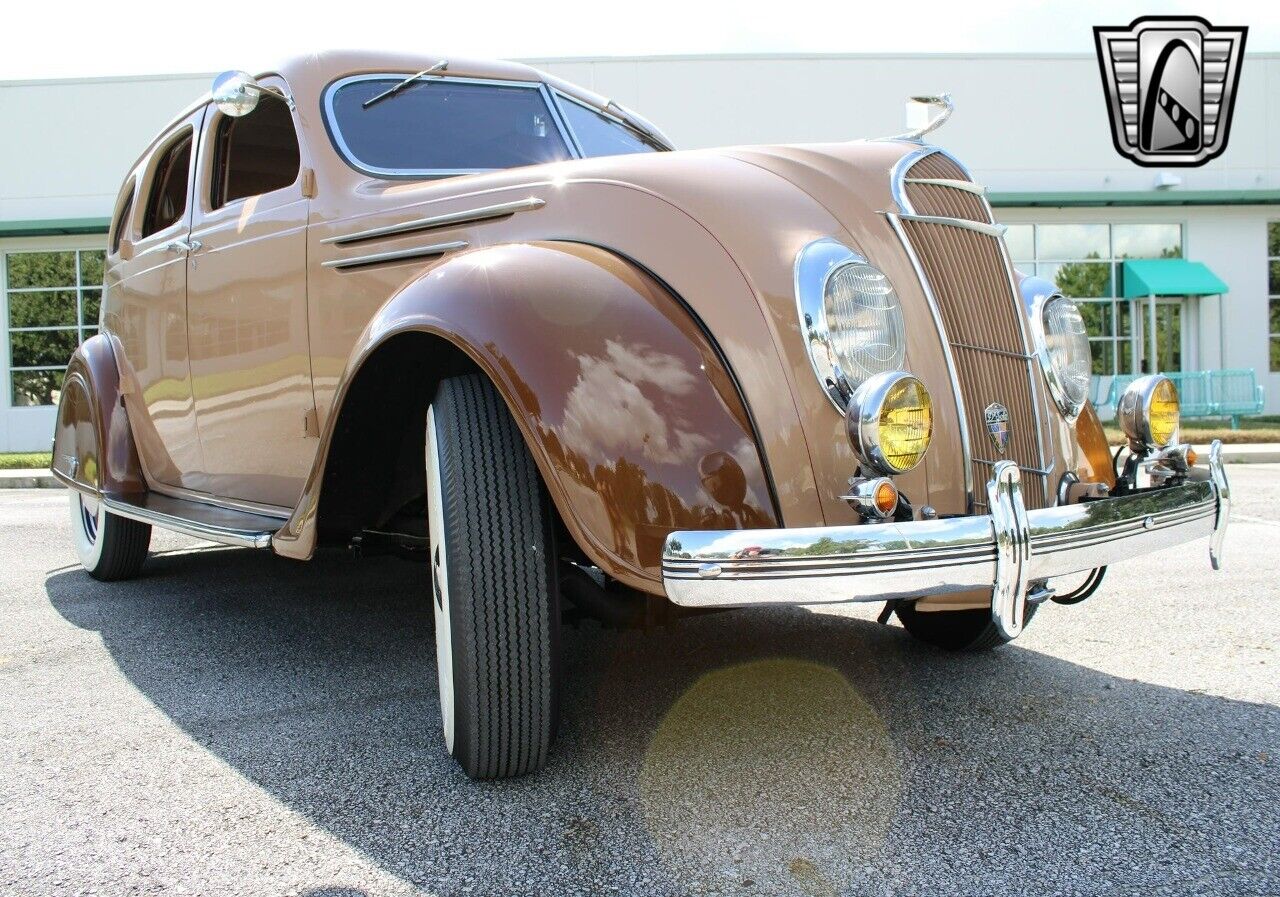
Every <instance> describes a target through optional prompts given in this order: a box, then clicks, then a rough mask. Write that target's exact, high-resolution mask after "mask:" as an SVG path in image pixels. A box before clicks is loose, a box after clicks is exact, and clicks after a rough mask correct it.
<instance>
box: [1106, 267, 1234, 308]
mask: <svg viewBox="0 0 1280 897" xmlns="http://www.w3.org/2000/svg"><path fill="white" fill-rule="evenodd" d="M1227 289H1228V287H1227V285H1226V284H1225V283H1223V282H1222V281H1221V280H1220V279H1219V277H1218V275H1216V274H1214V273H1213V272H1212V271H1210V270H1209V268H1208V266H1207V265H1205V264H1204V263H1203V262H1189V261H1187V260H1186V259H1129V260H1128V261H1126V262H1125V263H1124V297H1125V298H1126V299H1134V298H1136V297H1138V296H1219V295H1221V294H1223V293H1225V292H1227Z"/></svg>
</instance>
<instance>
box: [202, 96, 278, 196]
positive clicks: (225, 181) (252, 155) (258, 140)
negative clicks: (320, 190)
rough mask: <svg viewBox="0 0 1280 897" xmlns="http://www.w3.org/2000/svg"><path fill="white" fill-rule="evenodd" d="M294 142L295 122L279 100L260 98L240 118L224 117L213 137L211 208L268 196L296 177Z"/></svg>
mask: <svg viewBox="0 0 1280 897" xmlns="http://www.w3.org/2000/svg"><path fill="white" fill-rule="evenodd" d="M299 165H300V160H299V156H298V137H297V134H295V133H294V130H293V117H292V116H291V115H290V114H289V108H288V107H287V106H286V105H285V104H284V103H283V102H281V101H280V100H276V99H273V98H271V97H270V96H263V98H262V102H260V103H258V106H257V108H256V109H254V110H253V111H252V112H250V113H249V114H248V115H246V116H244V117H243V118H231V117H230V116H225V115H224V116H222V118H221V119H220V120H219V121H218V130H217V134H216V135H215V137H214V156H213V178H212V181H213V195H212V196H211V197H210V198H209V200H210V205H211V206H212V207H213V208H215V209H220V208H222V207H223V206H225V205H226V204H227V203H229V202H235V201H236V200H237V199H244V198H245V197H246V196H257V195H258V194H259V193H270V192H271V191H272V190H279V189H280V188H281V187H287V186H289V185H290V184H292V183H293V182H294V181H295V180H297V178H298V167H299Z"/></svg>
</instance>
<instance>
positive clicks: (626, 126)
mask: <svg viewBox="0 0 1280 897" xmlns="http://www.w3.org/2000/svg"><path fill="white" fill-rule="evenodd" d="M551 92H552V93H553V94H554V95H555V98H556V103H561V102H564V103H573V104H574V105H575V106H581V107H582V108H583V109H586V110H587V111H588V112H594V113H595V114H596V115H598V116H600V117H601V118H604V119H608V120H609V121H611V122H613V123H614V124H616V125H617V126H618V127H620V128H622V130H624V131H626V132H627V133H628V134H634V135H635V136H636V137H637V138H639V140H640V141H641V142H642V143H646V144H649V145H650V146H652V147H653V152H655V153H665V152H670V150H669V149H667V147H665V146H662V145H661V144H660V143H659V142H658V141H657V140H656V139H654V138H653V137H652V136H651V135H649V134H646V133H645V132H644V131H641V130H640V129H639V128H637V127H635V126H634V125H633V124H631V123H630V122H628V121H624V120H623V119H621V118H619V117H618V116H616V115H614V114H613V113H611V112H609V111H608V110H606V109H600V108H597V107H596V106H592V105H591V104H590V103H588V102H586V101H584V100H579V99H577V98H576V97H571V96H569V94H567V93H564V92H563V91H561V90H558V89H556V88H552V91H551ZM561 115H562V116H563V117H564V125H565V128H566V129H568V131H569V133H570V134H571V135H572V136H573V149H574V150H575V151H576V152H577V154H578V158H579V159H587V158H600V157H595V156H588V155H587V153H586V151H585V150H583V148H582V142H581V141H580V140H579V139H578V133H577V132H576V131H575V130H574V129H573V125H572V124H571V123H570V122H569V117H568V116H567V115H564V113H563V111H561ZM631 155H640V154H639V153H632V154H631Z"/></svg>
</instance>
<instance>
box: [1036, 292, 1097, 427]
mask: <svg viewBox="0 0 1280 897" xmlns="http://www.w3.org/2000/svg"><path fill="white" fill-rule="evenodd" d="M1040 335H1041V338H1042V341H1041V352H1042V353H1043V354H1042V359H1041V360H1042V361H1043V362H1044V369H1045V376H1046V378H1047V379H1048V381H1049V389H1050V391H1051V392H1052V393H1053V397H1054V400H1055V401H1056V402H1057V403H1058V407H1059V408H1060V409H1062V413H1063V414H1065V415H1066V416H1067V417H1068V418H1071V419H1073V420H1074V419H1075V418H1076V416H1077V415H1079V414H1080V410H1081V409H1082V408H1084V403H1085V402H1087V401H1088V400H1089V381H1090V379H1091V378H1092V376H1093V357H1092V355H1091V353H1090V352H1089V333H1088V331H1087V330H1086V329H1085V326H1084V318H1083V317H1082V316H1081V314H1080V309H1079V307H1078V306H1077V305H1076V304H1075V303H1074V302H1072V301H1071V300H1070V299H1068V298H1066V297H1065V296H1060V295H1059V296H1050V297H1049V298H1048V299H1046V300H1045V302H1044V304H1043V305H1042V306H1041V308H1040Z"/></svg>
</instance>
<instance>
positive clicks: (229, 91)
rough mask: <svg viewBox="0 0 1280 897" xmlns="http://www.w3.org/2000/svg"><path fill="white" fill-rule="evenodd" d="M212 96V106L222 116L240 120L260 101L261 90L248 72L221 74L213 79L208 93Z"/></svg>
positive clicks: (233, 71)
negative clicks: (216, 108) (215, 107)
mask: <svg viewBox="0 0 1280 897" xmlns="http://www.w3.org/2000/svg"><path fill="white" fill-rule="evenodd" d="M209 92H210V93H211V94H212V95H213V104H214V105H215V106H217V107H218V111H219V112H221V113H222V114H223V115H229V116H231V117H232V118H240V116H242V115H248V114H249V113H250V112H252V111H253V110H254V109H255V108H256V107H257V105H258V100H260V99H262V94H263V92H264V91H263V88H262V87H261V86H260V85H259V84H258V82H257V81H255V80H253V76H252V75H250V74H249V73H248V72H240V71H235V70H232V71H229V72H223V73H222V74H221V75H218V76H217V77H216V78H214V79H213V87H212V88H211V89H210V91H209Z"/></svg>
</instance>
